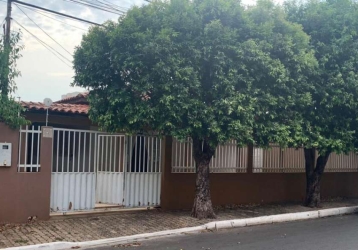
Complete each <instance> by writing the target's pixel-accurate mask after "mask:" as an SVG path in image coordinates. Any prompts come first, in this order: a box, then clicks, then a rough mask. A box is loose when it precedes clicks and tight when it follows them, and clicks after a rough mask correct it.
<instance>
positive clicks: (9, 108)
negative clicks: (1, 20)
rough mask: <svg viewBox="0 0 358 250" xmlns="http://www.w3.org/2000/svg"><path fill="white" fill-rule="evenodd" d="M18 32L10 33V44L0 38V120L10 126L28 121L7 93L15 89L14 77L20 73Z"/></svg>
mask: <svg viewBox="0 0 358 250" xmlns="http://www.w3.org/2000/svg"><path fill="white" fill-rule="evenodd" d="M19 41H20V34H19V33H16V34H12V35H11V37H10V46H4V41H3V40H2V39H1V38H0V122H4V123H6V124H7V125H9V126H10V127H11V128H18V127H19V126H21V125H26V124H28V123H29V121H27V120H26V119H25V118H24V117H23V116H22V115H21V113H22V112H23V111H24V109H23V108H22V106H21V105H20V104H19V103H17V102H16V101H15V100H14V99H13V98H11V97H9V96H8V93H13V92H14V91H15V90H16V84H15V78H16V77H18V76H19V75H20V72H19V71H18V70H17V69H16V66H17V65H16V61H17V60H18V59H19V58H20V57H21V55H20V51H21V49H22V46H19V45H18V42H19Z"/></svg>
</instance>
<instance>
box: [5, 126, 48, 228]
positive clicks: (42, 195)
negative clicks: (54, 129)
mask: <svg viewBox="0 0 358 250" xmlns="http://www.w3.org/2000/svg"><path fill="white" fill-rule="evenodd" d="M0 142H10V143H12V159H11V161H12V165H11V167H7V168H4V167H0V223H3V222H12V223H14V222H26V221H27V219H28V217H29V216H37V218H38V219H40V220H46V219H49V212H50V211H49V210H50V189H51V156H52V154H51V150H52V139H51V138H43V137H42V139H41V152H40V163H41V171H40V172H39V173H18V172H17V162H18V147H19V131H18V130H12V129H10V128H9V127H8V126H6V125H5V124H3V123H0Z"/></svg>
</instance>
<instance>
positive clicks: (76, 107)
mask: <svg viewBox="0 0 358 250" xmlns="http://www.w3.org/2000/svg"><path fill="white" fill-rule="evenodd" d="M21 105H22V106H23V107H24V108H26V109H28V110H43V111H45V110H46V107H45V105H44V104H43V103H41V102H23V101H22V102H21ZM48 110H49V111H53V112H61V113H71V114H81V115H87V114H88V110H89V105H88V104H72V103H58V102H54V103H53V104H52V105H51V106H50V107H49V109H48Z"/></svg>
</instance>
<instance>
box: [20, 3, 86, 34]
mask: <svg viewBox="0 0 358 250" xmlns="http://www.w3.org/2000/svg"><path fill="white" fill-rule="evenodd" d="M22 7H23V8H26V9H28V10H31V11H33V12H36V13H37V14H40V15H43V16H45V17H47V18H50V19H52V20H54V21H57V22H59V23H63V24H66V25H68V26H71V27H73V28H76V29H80V30H83V31H87V30H86V29H83V28H80V27H77V26H74V25H72V24H69V23H66V22H64V21H61V20H58V19H56V18H53V17H50V16H48V15H45V14H44V13H43V12H42V11H41V10H37V9H33V8H29V7H27V6H22ZM50 14H51V13H50ZM56 16H58V15H56ZM58 17H62V18H65V17H63V16H58Z"/></svg>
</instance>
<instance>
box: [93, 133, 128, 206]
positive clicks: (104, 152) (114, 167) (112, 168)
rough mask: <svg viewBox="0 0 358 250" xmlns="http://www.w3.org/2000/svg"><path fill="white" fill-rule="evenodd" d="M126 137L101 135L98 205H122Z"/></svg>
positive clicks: (97, 189)
mask: <svg viewBox="0 0 358 250" xmlns="http://www.w3.org/2000/svg"><path fill="white" fill-rule="evenodd" d="M124 168H125V136H124V135H99V136H98V146H97V188H96V191H97V195H96V202H97V203H106V204H115V205H122V204H123V199H124V194H123V189H124V186H123V185H124Z"/></svg>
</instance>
